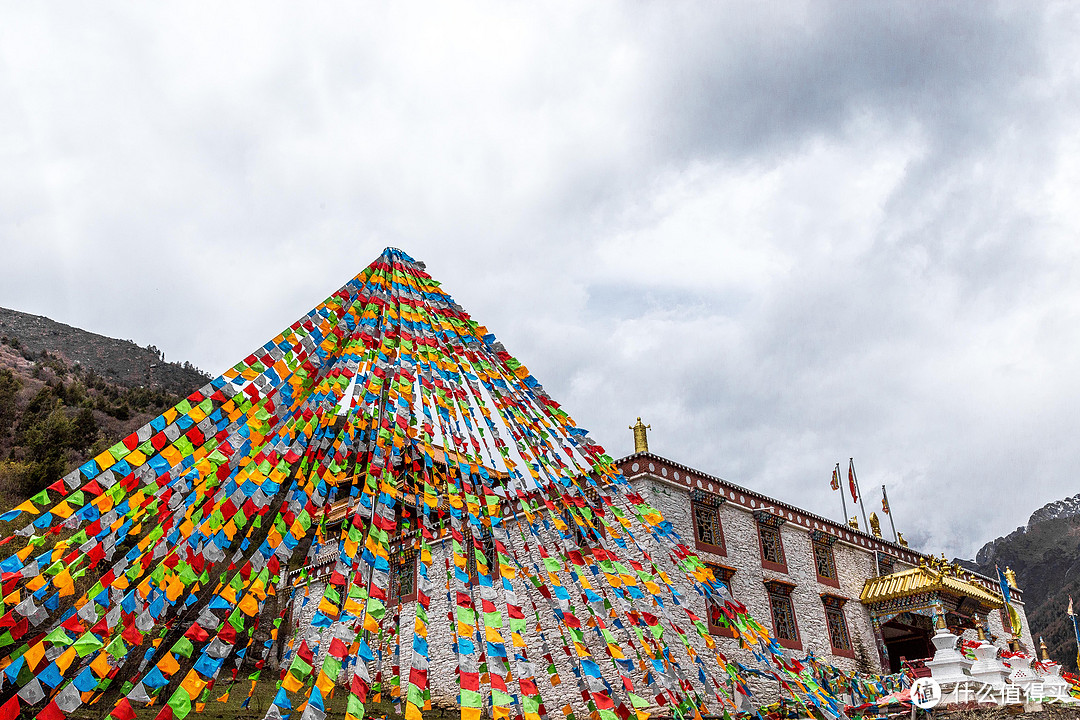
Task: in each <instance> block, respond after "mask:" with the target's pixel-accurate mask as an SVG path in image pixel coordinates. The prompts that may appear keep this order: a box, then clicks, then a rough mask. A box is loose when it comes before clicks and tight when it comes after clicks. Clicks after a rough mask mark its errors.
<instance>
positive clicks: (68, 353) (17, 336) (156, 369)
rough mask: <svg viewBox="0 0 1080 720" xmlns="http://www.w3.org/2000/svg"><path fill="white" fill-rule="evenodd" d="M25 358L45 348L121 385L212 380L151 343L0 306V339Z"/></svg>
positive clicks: (192, 384) (172, 388) (174, 389)
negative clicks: (142, 344)
mask: <svg viewBox="0 0 1080 720" xmlns="http://www.w3.org/2000/svg"><path fill="white" fill-rule="evenodd" d="M3 338H7V340H6V341H5V344H7V345H9V346H13V347H14V348H15V349H17V350H19V351H20V352H21V353H22V354H23V355H24V356H25V357H27V358H31V359H33V358H37V357H39V356H40V355H41V352H42V351H45V352H48V353H49V354H50V355H51V356H55V357H57V358H59V359H61V360H63V361H64V362H65V364H67V365H69V366H72V367H74V366H75V365H79V366H80V367H82V368H83V369H86V370H92V371H93V372H94V373H96V374H97V375H100V376H101V377H102V378H104V379H106V380H108V381H110V382H113V383H116V384H117V385H119V386H121V387H126V388H134V387H139V386H143V387H148V388H151V389H154V390H163V391H165V392H168V393H171V394H173V395H186V394H187V393H189V392H191V391H192V390H193V389H195V388H198V387H201V386H202V385H203V384H205V383H206V381H207V380H209V379H210V377H209V376H208V375H206V374H205V373H203V372H202V371H201V370H199V369H198V368H196V367H194V366H193V365H191V364H190V363H184V364H182V365H181V364H177V363H171V362H165V360H164V358H163V355H162V354H161V352H160V351H159V350H158V349H157V348H155V347H152V346H151V347H146V348H143V347H139V346H138V345H136V344H135V343H133V342H132V341H130V340H117V339H115V338H110V337H105V336H104V335H98V334H96V333H92V332H87V331H86V330H80V329H79V328H74V327H71V326H70V325H65V324H63V323H59V322H56V321H55V320H50V319H49V318H47V317H41V316H40V315H30V314H28V313H23V312H19V311H17V310H9V309H7V308H2V307H0V340H2V339H3Z"/></svg>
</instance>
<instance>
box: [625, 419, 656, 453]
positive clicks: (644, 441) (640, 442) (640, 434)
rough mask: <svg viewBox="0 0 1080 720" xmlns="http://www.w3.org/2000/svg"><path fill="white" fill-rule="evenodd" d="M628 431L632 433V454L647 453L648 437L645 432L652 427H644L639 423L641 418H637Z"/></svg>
mask: <svg viewBox="0 0 1080 720" xmlns="http://www.w3.org/2000/svg"><path fill="white" fill-rule="evenodd" d="M630 429H631V430H633V431H634V452H636V453H643V452H649V437H648V435H646V434H645V431H646V430H652V425H645V424H643V423H642V422H641V418H638V419H637V424H636V425H631V426H630Z"/></svg>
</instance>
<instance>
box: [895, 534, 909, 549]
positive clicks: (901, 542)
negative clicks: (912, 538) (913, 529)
mask: <svg viewBox="0 0 1080 720" xmlns="http://www.w3.org/2000/svg"><path fill="white" fill-rule="evenodd" d="M896 543H897V544H898V545H899V546H900V547H907V540H905V539H904V533H896Z"/></svg>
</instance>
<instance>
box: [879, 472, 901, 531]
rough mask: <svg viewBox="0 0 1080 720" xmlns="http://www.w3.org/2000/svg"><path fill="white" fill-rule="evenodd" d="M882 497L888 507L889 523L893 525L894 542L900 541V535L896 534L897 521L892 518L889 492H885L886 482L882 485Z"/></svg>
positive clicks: (886, 512)
mask: <svg viewBox="0 0 1080 720" xmlns="http://www.w3.org/2000/svg"><path fill="white" fill-rule="evenodd" d="M881 497H882V499H883V500H884V501H885V507H886V508H888V510H886V511H885V514H886V515H888V516H889V525H891V526H892V536H893V542H900V537H899V536H898V535H897V534H896V523H895V522H894V521H893V519H892V504H891V503H890V502H889V493H887V492H885V484H884V483H882V485H881Z"/></svg>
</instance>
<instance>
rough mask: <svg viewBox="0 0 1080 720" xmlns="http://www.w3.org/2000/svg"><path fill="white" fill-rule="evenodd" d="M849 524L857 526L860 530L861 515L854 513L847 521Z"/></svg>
mask: <svg viewBox="0 0 1080 720" xmlns="http://www.w3.org/2000/svg"><path fill="white" fill-rule="evenodd" d="M847 524H848V525H850V526H851V527H853V528H855V529H856V530H858V529H859V516H858V515H852V516H851V519H850V520H848V521H847Z"/></svg>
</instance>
